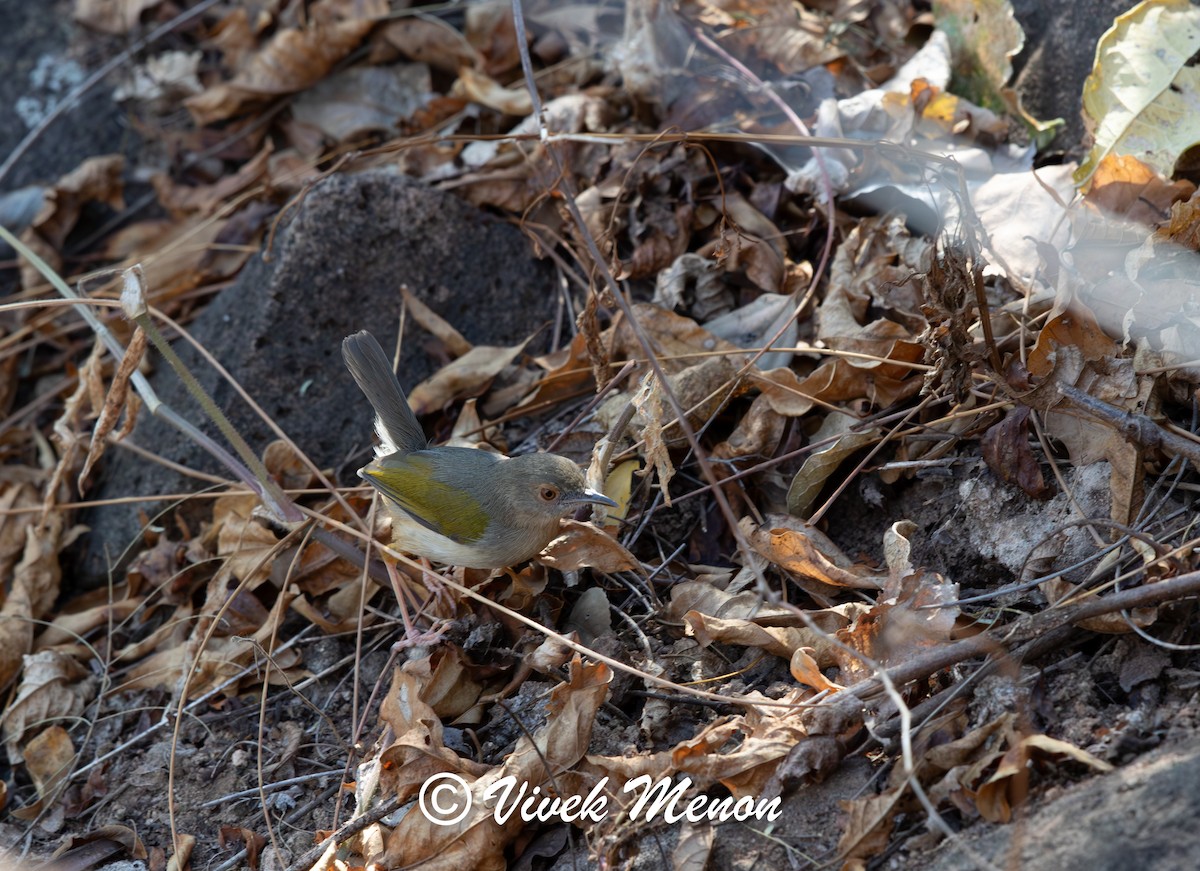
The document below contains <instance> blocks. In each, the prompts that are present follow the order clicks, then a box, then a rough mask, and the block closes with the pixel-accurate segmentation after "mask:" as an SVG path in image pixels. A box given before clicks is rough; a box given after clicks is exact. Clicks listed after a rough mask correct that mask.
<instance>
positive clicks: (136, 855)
mask: <svg viewBox="0 0 1200 871" xmlns="http://www.w3.org/2000/svg"><path fill="white" fill-rule="evenodd" d="M100 840H105V841H115V842H116V843H118V844H120V845H121V846H122V847H124V848H125V852H126V853H128V854H129V857H130V858H131V859H143V860H144V859H145V858H146V856H147V853H146V847H145V845H144V844H143V843H142V839H141V838H139V837H138V836H137V832H135V831H134V830H133V829H131V828H129V827H128V826H100V827H99V828H96V829H92V830H91V831H89V832H88V833H86V834H83V835H66V836H64V838H63V842H62V843H61V844H60V845H59V846H58V849H57V850H55V851H54V853H53V855H52V856H51V858H53V859H57V858H58V857H59V856H61V855H63V854H64V853H67V852H69V851H71V850H73V849H75V848H76V847H80V846H82V845H84V844H89V843H91V842H92V841H100Z"/></svg>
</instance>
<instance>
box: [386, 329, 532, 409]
mask: <svg viewBox="0 0 1200 871" xmlns="http://www.w3.org/2000/svg"><path fill="white" fill-rule="evenodd" d="M527 342H528V340H526V341H525V342H521V343H520V344H519V345H513V346H512V347H510V348H497V347H493V346H490V345H477V346H476V347H474V348H472V349H471V350H470V351H468V352H467V353H466V354H463V355H462V356H461V357H459V358H458V359H457V360H454V361H453V362H451V363H448V364H447V365H445V366H443V367H442V368H441V369H439V370H438V371H437V372H435V373H434V374H433V376H432V377H430V378H428V379H426V380H425V381H422V382H421V383H420V384H418V385H417V386H416V387H414V388H413V389H412V390H410V391H409V393H408V404H409V406H410V407H411V408H412V410H413V412H414V413H415V414H417V415H422V414H429V413H430V412H433V411H437V410H438V409H440V408H444V407H445V406H446V405H449V404H450V403H451V402H453V401H454V400H456V399H462V398H464V397H467V396H471V395H473V394H478V393H482V392H483V390H484V389H485V388H486V387H487V385H488V384H490V383H491V382H492V379H493V378H495V377H496V376H497V375H499V374H500V372H501V371H502V370H503V369H504V367H505V366H507V365H508V364H510V363H511V362H512V361H513V360H515V359H516V358H517V355H518V354H520V353H521V352H522V351H523V350H525V345H526V344H527Z"/></svg>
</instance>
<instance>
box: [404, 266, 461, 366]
mask: <svg viewBox="0 0 1200 871" xmlns="http://www.w3.org/2000/svg"><path fill="white" fill-rule="evenodd" d="M400 296H401V298H402V299H403V300H404V305H405V306H406V307H407V308H408V313H409V315H411V316H412V319H413V320H414V321H416V322H417V323H418V324H420V325H421V326H422V327H423V328H424V329H425V330H426V331H427V332H429V333H430V334H431V335H433V337H434V338H436V339H437V340H438V341H439V342H441V343H442V344H443V345H444V346H445V347H446V353H448V354H449V355H450V356H451V357H461V356H463V355H464V354H466V353H467V352H468V351H470V350H471V343H470V342H468V341H467V340H466V339H465V338H463V334H462V333H460V332H459V331H458V330H456V329H455V328H454V327H453V326H452V325H451V324H450V322H449V321H447V320H446V319H445V318H443V317H442V316H441V315H439V314H438V313H437V312H435V311H434V310H433V309H431V308H430V307H429V306H427V305H426V304H425V302H424V300H422V299H421V298H420V297H419V296H417V295H416V294H415V293H413V292H412V291H411V290H409V289H408V285H407V284H402V285H400Z"/></svg>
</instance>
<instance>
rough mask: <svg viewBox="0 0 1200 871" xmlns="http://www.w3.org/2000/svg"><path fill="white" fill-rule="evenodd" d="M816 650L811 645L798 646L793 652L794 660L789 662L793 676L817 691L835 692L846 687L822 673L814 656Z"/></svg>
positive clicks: (789, 668)
mask: <svg viewBox="0 0 1200 871" xmlns="http://www.w3.org/2000/svg"><path fill="white" fill-rule="evenodd" d="M814 652H815V651H813V650H812V648H809V647H797V648H796V650H795V652H793V653H792V661H791V662H790V663H789V664H788V670H789V671H790V672H791V673H792V677H794V678H795V679H796V680H798V681H800V683H802V684H804V685H805V686H810V687H812V688H813V689H814V690H816V691H817V692H819V693H820V692H825V691H829V692H833V693H836V692H838V691H839V690H842V689H845V687H843V686H841V685H840V684H835V683H834V682H833V681H831V680H829V678H827V677H825V675H823V674H822V673H821V669H820V666H819V665H818V664H817V661H816V660H815V659H814V658H813V653H814Z"/></svg>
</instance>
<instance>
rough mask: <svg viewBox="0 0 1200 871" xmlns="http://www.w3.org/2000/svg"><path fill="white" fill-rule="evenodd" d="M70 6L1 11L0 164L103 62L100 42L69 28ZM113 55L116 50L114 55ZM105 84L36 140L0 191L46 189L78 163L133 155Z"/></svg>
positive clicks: (65, 0)
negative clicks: (99, 156) (99, 157)
mask: <svg viewBox="0 0 1200 871" xmlns="http://www.w3.org/2000/svg"><path fill="white" fill-rule="evenodd" d="M74 5H75V4H74V3H73V2H70V0H57V2H50V3H6V4H4V12H5V16H4V27H2V28H0V58H3V59H4V60H3V69H4V75H2V76H0V113H3V116H4V118H5V119H6V120H5V123H3V124H0V163H2V162H3V161H4V160H5V159H6V158H7V157H8V155H9V154H10V153H11V152H12V150H13V149H14V148H15V147H16V146H17V145H18V144H19V143H20V142H21V140H22V139H24V138H25V135H26V134H27V133H29V131H30V130H31V129H33V128H34V127H35V126H36V125H37V124H38V123H39V122H40V121H41V120H42V119H43V118H44V117H46V115H47V114H48V113H49V112H50V111H51V110H52V109H53V108H54V107H55V106H56V105H57V104H58V103H60V102H61V101H62V100H63V99H64V98H65V97H66V96H67V94H68V93H69V92H70V91H71V90H72V88H74V87H75V86H76V85H78V84H79V83H80V82H82V81H83V80H84V79H86V78H87V76H88V75H89V74H90V73H91V72H92V70H94V69H96V68H97V67H99V66H100V65H102V64H103V63H104V62H105V61H107V60H108V59H109V56H110V55H108V54H104V52H106V51H108V50H109V48H111V42H112V41H111V40H103V39H100V38H98V37H97V35H96V34H92V33H88V32H85V31H83V30H82V28H80V27H78V26H77V25H76V24H74V23H73V21H72V19H71V11H72V9H73V8H74ZM113 50H114V51H115V50H117V49H113ZM113 81H114V79H113V78H112V77H110V78H109V80H107V81H104V82H101V83H100V84H99V85H97V86H96V87H95V88H93V89H92V90H90V91H89V92H88V93H87V95H85V96H84V98H83V99H82V100H81V101H80V102H79V104H78V105H76V106H75V107H73V108H71V109H68V110H67V111H66V112H64V113H63V114H62V115H61V116H60V117H59V118H58V119H56V120H55V121H54V122H53V123H52V124H50V125H49V126H48V127H47V128H46V130H45V131H44V132H43V133H42V134H41V135H40V136H39V138H38V140H37V141H36V142H35V143H34V144H33V145H32V146H31V147H30V148H29V150H28V151H27V152H26V153H25V155H24V156H23V157H21V159H20V160H18V161H17V162H16V164H14V165H13V168H12V169H11V170H10V171H9V173H8V175H7V177H5V178H4V179H3V180H0V191H4V190H13V189H16V188H19V187H22V186H24V185H27V184H34V183H47V182H52V181H54V180H55V179H56V178H58V177H59V176H61V175H63V174H65V173H67V172H70V171H71V170H73V169H74V168H75V167H77V166H78V165H79V164H80V163H82V162H83V160H84V159H85V158H88V157H92V156H94V155H97V154H111V153H116V152H123V153H126V154H132V153H133V152H134V150H135V149H136V147H137V144H138V141H139V140H138V137H137V135H136V134H135V133H134V132H133V130H132V128H131V127H130V126H129V124H128V123H127V121H126V119H125V116H124V113H123V112H122V111H121V109H120V107H119V106H117V105H116V104H115V103H114V102H113V100H112V82H113Z"/></svg>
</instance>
